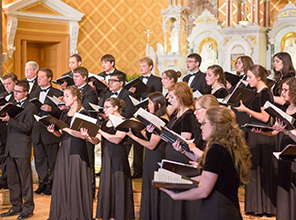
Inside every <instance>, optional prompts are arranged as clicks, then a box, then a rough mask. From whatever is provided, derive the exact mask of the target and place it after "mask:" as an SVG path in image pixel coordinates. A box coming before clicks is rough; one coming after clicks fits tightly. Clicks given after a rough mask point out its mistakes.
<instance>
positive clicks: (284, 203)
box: [261, 77, 296, 220]
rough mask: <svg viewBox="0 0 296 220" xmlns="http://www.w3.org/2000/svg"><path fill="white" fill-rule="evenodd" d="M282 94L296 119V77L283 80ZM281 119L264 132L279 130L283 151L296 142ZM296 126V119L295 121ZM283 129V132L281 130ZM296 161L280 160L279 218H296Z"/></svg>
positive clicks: (277, 131)
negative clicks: (271, 129)
mask: <svg viewBox="0 0 296 220" xmlns="http://www.w3.org/2000/svg"><path fill="white" fill-rule="evenodd" d="M281 96H282V97H283V99H284V101H285V102H286V103H289V106H288V107H287V109H286V113H287V114H288V115H291V116H292V117H293V118H294V119H296V78H295V77H291V78H287V79H284V80H283V82H282V89H281ZM285 127H286V126H284V125H283V123H282V122H281V121H279V119H277V120H276V123H275V125H274V126H273V128H274V129H275V130H274V131H272V132H262V131H261V133H263V134H266V135H277V134H278V133H279V132H280V133H279V143H280V146H279V149H277V151H282V150H283V149H284V148H285V147H286V146H287V145H289V144H296V142H295V141H294V140H293V139H291V138H290V137H289V135H291V131H292V130H287V129H285ZM294 127H296V121H295V122H294ZM281 131H282V132H281ZM295 204H296V163H295V162H291V161H288V160H278V184H277V212H276V219H277V220H294V219H296V209H295Z"/></svg>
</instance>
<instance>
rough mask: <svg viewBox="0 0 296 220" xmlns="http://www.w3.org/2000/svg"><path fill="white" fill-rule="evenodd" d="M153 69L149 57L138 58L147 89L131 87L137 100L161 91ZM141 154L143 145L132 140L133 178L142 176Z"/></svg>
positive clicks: (159, 82) (158, 79)
mask: <svg viewBox="0 0 296 220" xmlns="http://www.w3.org/2000/svg"><path fill="white" fill-rule="evenodd" d="M152 69H153V60H152V59H151V58H149V57H143V58H142V59H140V72H141V74H142V76H141V77H140V79H141V80H142V82H143V83H144V84H146V85H147V87H148V89H147V91H146V92H143V93H137V91H136V90H135V88H131V89H130V91H132V92H135V94H136V98H137V99H138V100H139V101H142V100H144V99H145V98H146V97H147V95H148V94H149V93H152V92H156V91H158V92H162V83H161V78H160V77H158V76H154V75H153V74H152V73H151V71H152ZM138 136H139V137H141V138H143V136H141V134H140V133H139V134H138ZM143 156H144V147H143V146H142V145H140V144H139V143H138V142H134V162H133V167H134V174H133V176H132V177H133V178H140V177H142V172H143Z"/></svg>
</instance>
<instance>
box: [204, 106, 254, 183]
mask: <svg viewBox="0 0 296 220" xmlns="http://www.w3.org/2000/svg"><path fill="white" fill-rule="evenodd" d="M206 115H207V118H208V119H209V121H210V122H211V124H212V126H213V132H212V133H211V135H210V137H209V139H208V140H207V148H206V149H205V152H204V154H203V156H202V157H201V158H200V160H199V166H200V167H203V166H204V164H205V158H206V155H207V152H208V149H209V146H211V145H213V144H220V145H222V146H223V147H225V148H226V150H227V151H228V152H229V154H230V155H231V158H232V161H233V165H234V167H235V169H236V171H237V174H238V175H239V178H240V180H241V182H243V183H245V184H246V183H247V182H248V175H249V170H250V168H251V166H252V164H251V152H250V150H249V148H248V146H247V145H246V141H245V139H244V138H243V132H242V131H241V130H240V129H239V128H238V125H237V123H236V120H235V114H234V113H233V112H232V111H231V110H229V109H228V108H226V107H213V108H210V109H208V110H207V112H206Z"/></svg>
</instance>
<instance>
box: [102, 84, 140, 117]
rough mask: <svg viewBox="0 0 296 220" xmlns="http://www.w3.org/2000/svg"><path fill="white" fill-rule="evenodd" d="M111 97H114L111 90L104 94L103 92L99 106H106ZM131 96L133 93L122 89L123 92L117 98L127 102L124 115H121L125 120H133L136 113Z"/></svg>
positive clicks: (123, 111) (123, 110)
mask: <svg viewBox="0 0 296 220" xmlns="http://www.w3.org/2000/svg"><path fill="white" fill-rule="evenodd" d="M111 95H112V91H110V90H109V89H106V90H105V91H104V92H101V96H100V101H99V105H100V106H104V102H105V100H106V99H107V98H110V96H111ZM129 95H131V93H130V92H129V91H128V90H126V89H125V88H122V90H121V91H120V93H119V94H118V96H117V98H118V99H122V100H123V101H124V102H125V106H124V108H123V109H122V113H121V115H122V116H123V117H125V118H131V117H132V116H133V114H134V113H135V106H134V105H133V103H132V101H131V99H130V97H129Z"/></svg>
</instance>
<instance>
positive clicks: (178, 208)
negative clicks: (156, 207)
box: [160, 82, 198, 220]
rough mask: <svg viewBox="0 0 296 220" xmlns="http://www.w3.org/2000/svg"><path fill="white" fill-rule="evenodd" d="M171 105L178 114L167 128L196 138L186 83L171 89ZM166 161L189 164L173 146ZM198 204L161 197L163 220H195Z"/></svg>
mask: <svg viewBox="0 0 296 220" xmlns="http://www.w3.org/2000/svg"><path fill="white" fill-rule="evenodd" d="M169 103H170V104H171V105H172V107H173V108H174V109H177V112H176V113H174V114H172V115H171V117H170V121H169V123H168V125H167V127H168V128H169V129H171V130H173V131H174V132H176V133H178V134H180V135H181V136H182V137H184V138H185V139H188V140H189V139H192V138H194V131H195V128H196V119H195V116H194V111H193V109H194V106H193V104H194V103H193V95H192V90H191V88H190V87H189V86H188V85H187V83H185V82H178V83H175V84H173V85H172V86H171V87H170V88H169ZM166 159H168V160H172V161H177V162H181V163H187V164H188V163H189V158H188V157H186V156H185V155H183V154H182V153H181V152H179V151H176V150H175V149H174V148H173V146H172V145H171V144H169V143H168V144H167V147H166ZM197 206H198V202H195V201H194V202H188V201H174V200H172V199H171V198H170V197H169V196H168V195H166V194H164V193H162V195H161V216H160V218H161V219H169V220H173V219H178V220H179V219H184V220H185V219H194V218H195V217H197V214H198V213H197V212H196V207H197Z"/></svg>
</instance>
